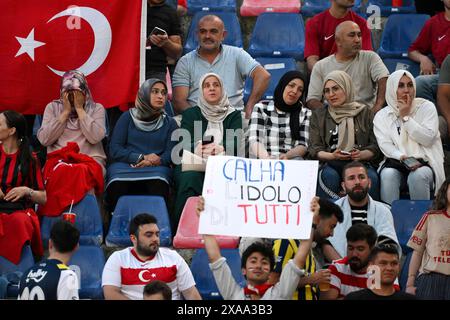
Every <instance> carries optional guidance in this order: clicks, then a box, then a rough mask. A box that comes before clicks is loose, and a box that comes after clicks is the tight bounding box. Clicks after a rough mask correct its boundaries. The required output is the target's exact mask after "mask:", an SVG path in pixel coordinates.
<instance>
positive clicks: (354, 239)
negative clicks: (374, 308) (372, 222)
mask: <svg viewBox="0 0 450 320" xmlns="http://www.w3.org/2000/svg"><path fill="white" fill-rule="evenodd" d="M346 238H347V256H346V257H345V258H343V259H340V260H336V261H334V262H333V263H332V264H331V265H330V266H329V267H328V269H329V270H330V271H331V283H330V290H328V291H326V292H323V293H322V294H321V295H320V299H321V300H336V299H342V298H343V297H345V296H346V295H347V294H349V293H351V292H354V291H358V290H360V289H365V288H367V283H368V278H369V276H370V275H371V274H370V273H369V272H367V266H368V264H369V255H370V252H371V250H372V248H373V247H374V246H375V243H376V241H377V232H376V231H375V229H374V228H373V227H371V226H369V225H367V224H362V223H359V224H355V225H353V226H352V227H351V228H350V229H348V231H347V234H346Z"/></svg>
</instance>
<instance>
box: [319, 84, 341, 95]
mask: <svg viewBox="0 0 450 320" xmlns="http://www.w3.org/2000/svg"><path fill="white" fill-rule="evenodd" d="M339 90H342V89H341V87H339V86H332V87H331V88H324V89H323V93H324V94H330V93H336V92H338V91H339Z"/></svg>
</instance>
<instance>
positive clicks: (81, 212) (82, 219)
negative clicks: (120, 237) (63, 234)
mask: <svg viewBox="0 0 450 320" xmlns="http://www.w3.org/2000/svg"><path fill="white" fill-rule="evenodd" d="M68 210H69V208H67V209H66V210H65V211H68ZM72 212H75V213H76V214H77V216H76V219H75V226H76V227H77V228H78V230H79V231H80V244H82V245H95V246H99V245H101V244H102V242H103V222H102V218H101V216H100V210H99V208H98V203H97V199H96V198H95V196H94V195H92V194H88V195H86V196H85V197H84V198H83V200H81V201H80V202H78V203H77V204H75V205H74V206H73V208H72ZM60 219H62V215H61V216H58V217H43V218H42V222H41V238H42V241H43V244H44V247H47V246H48V239H49V238H50V230H51V228H52V226H53V224H54V223H55V222H56V221H58V220H60Z"/></svg>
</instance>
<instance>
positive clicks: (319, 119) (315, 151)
mask: <svg viewBox="0 0 450 320" xmlns="http://www.w3.org/2000/svg"><path fill="white" fill-rule="evenodd" d="M323 94H324V97H325V100H326V102H327V104H326V106H325V108H321V109H318V110H315V111H314V112H313V115H312V118H311V122H310V132H309V139H310V141H309V142H310V143H309V148H308V151H309V153H310V156H311V157H312V158H313V159H318V160H320V162H321V163H322V166H321V169H320V171H319V183H318V190H317V192H318V195H319V196H320V197H328V198H332V199H338V198H339V193H340V191H341V180H342V178H341V176H342V169H343V167H344V166H345V165H346V164H347V163H349V162H351V161H355V160H356V161H361V162H363V163H366V164H367V168H368V173H369V177H370V179H371V187H370V190H364V192H369V193H370V195H371V196H372V198H374V199H375V200H378V199H379V191H378V175H377V173H376V171H375V169H374V168H373V167H372V166H371V165H370V164H369V162H373V161H374V160H375V159H376V158H377V157H378V155H379V150H378V147H377V143H376V139H375V136H374V134H373V131H372V119H373V116H372V113H371V111H370V110H369V109H368V108H367V107H366V106H364V105H362V104H360V103H358V102H355V101H354V89H353V84H352V79H351V78H350V76H349V75H348V74H347V73H345V72H344V71H332V72H330V73H329V74H328V75H327V76H326V77H325V80H324V86H323Z"/></svg>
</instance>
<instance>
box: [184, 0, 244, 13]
mask: <svg viewBox="0 0 450 320" xmlns="http://www.w3.org/2000/svg"><path fill="white" fill-rule="evenodd" d="M187 7H188V14H189V15H193V14H195V13H197V12H199V11H206V12H209V11H219V12H220V11H231V12H236V0H187Z"/></svg>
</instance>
